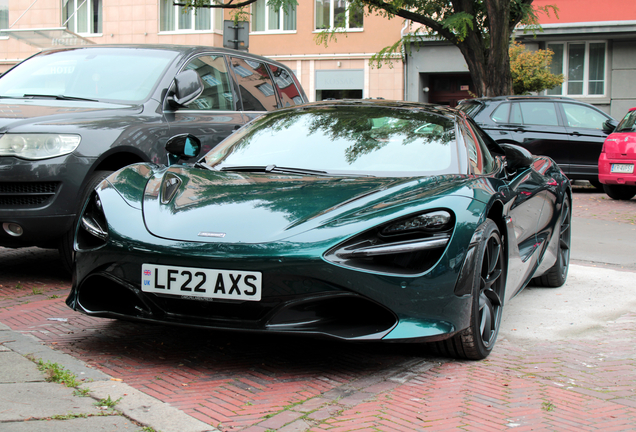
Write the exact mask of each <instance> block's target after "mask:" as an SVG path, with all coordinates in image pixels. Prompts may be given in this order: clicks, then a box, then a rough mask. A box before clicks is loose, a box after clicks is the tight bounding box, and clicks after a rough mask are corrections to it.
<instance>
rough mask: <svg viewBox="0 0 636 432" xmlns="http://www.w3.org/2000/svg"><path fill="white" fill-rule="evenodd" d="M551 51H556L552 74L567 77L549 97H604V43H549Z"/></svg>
mask: <svg viewBox="0 0 636 432" xmlns="http://www.w3.org/2000/svg"><path fill="white" fill-rule="evenodd" d="M548 49H550V50H552V51H554V56H553V57H552V63H551V64H550V71H551V72H552V73H554V74H563V75H564V76H565V80H564V81H563V85H560V86H558V87H555V88H553V89H550V90H548V94H549V95H569V96H603V95H605V65H606V64H607V61H606V54H607V49H606V44H605V42H572V43H549V44H548Z"/></svg>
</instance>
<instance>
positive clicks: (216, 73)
mask: <svg viewBox="0 0 636 432" xmlns="http://www.w3.org/2000/svg"><path fill="white" fill-rule="evenodd" d="M186 69H192V70H194V71H196V72H197V73H198V74H199V76H200V77H201V81H202V82H203V86H204V87H205V89H204V90H203V94H201V96H199V97H198V98H197V99H195V100H194V101H193V102H192V103H190V104H189V105H188V109H198V110H221V111H230V110H234V109H235V107H234V96H233V94H232V87H231V85H230V82H231V81H230V76H229V74H228V70H227V66H226V64H225V56H222V55H216V56H201V57H197V58H196V59H194V60H192V61H190V62H189V63H188V65H187V66H186Z"/></svg>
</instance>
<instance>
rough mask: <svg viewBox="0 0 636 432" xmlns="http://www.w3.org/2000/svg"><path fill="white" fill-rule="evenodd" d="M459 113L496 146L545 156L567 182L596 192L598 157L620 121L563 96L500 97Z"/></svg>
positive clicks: (468, 103)
mask: <svg viewBox="0 0 636 432" xmlns="http://www.w3.org/2000/svg"><path fill="white" fill-rule="evenodd" d="M458 108H459V109H460V110H462V111H464V112H465V113H466V114H468V115H469V116H471V117H472V118H473V119H474V120H475V122H476V123H477V124H478V125H480V126H481V127H482V129H483V130H485V131H486V133H488V134H489V135H490V136H491V137H492V138H493V139H494V140H495V141H496V142H498V143H508V144H516V145H520V146H522V147H524V148H526V149H528V150H529V151H530V152H531V153H532V154H537V155H546V156H549V157H551V158H552V159H554V160H555V161H556V163H558V164H559V166H560V167H561V169H562V170H563V172H565V174H566V175H567V176H568V177H569V178H570V179H571V180H588V181H589V182H590V183H592V184H593V185H595V186H597V187H600V183H599V181H598V156H599V155H600V154H601V147H602V146H603V141H605V138H607V136H608V135H609V134H610V133H611V132H612V131H613V130H614V128H615V127H616V124H617V123H618V122H616V120H614V119H613V118H612V117H610V116H609V115H607V114H605V113H604V112H603V111H601V110H600V109H598V108H596V107H595V106H593V105H590V104H587V103H583V102H579V101H577V100H574V99H570V98H565V97H551V96H500V97H492V98H478V99H466V100H463V101H461V102H460V103H459V105H458Z"/></svg>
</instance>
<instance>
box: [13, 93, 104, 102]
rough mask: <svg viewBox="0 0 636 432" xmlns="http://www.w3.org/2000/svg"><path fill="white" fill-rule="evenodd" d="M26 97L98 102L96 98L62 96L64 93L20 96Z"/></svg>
mask: <svg viewBox="0 0 636 432" xmlns="http://www.w3.org/2000/svg"><path fill="white" fill-rule="evenodd" d="M22 97H23V98H26V99H32V98H43V99H55V100H77V101H87V102H98V100H97V99H87V98H81V97H75V96H64V95H47V94H25V95H23V96H22Z"/></svg>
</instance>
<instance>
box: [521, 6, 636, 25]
mask: <svg viewBox="0 0 636 432" xmlns="http://www.w3.org/2000/svg"><path fill="white" fill-rule="evenodd" d="M532 4H533V6H546V5H556V7H557V8H558V9H559V10H558V12H557V14H558V15H559V18H558V19H557V17H556V16H554V14H553V13H550V17H547V16H546V15H544V14H541V15H540V16H539V21H540V23H541V24H553V23H573V22H595V21H629V20H636V0H605V1H599V0H534V2H532Z"/></svg>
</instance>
